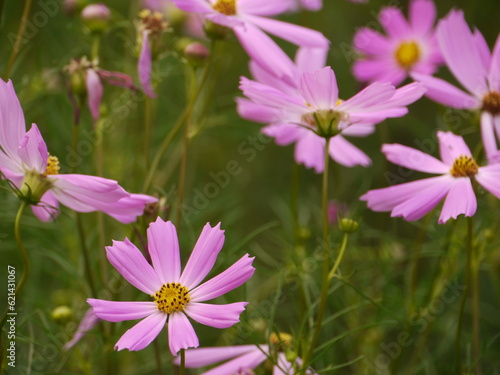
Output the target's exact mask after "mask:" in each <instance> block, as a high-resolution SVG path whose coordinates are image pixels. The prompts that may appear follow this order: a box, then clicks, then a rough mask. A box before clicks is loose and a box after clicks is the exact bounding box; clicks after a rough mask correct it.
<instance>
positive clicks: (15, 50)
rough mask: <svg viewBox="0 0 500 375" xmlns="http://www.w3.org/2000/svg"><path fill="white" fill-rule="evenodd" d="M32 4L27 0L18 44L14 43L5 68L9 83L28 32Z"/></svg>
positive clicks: (30, 0) (5, 75) (20, 25)
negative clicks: (25, 33)
mask: <svg viewBox="0 0 500 375" xmlns="http://www.w3.org/2000/svg"><path fill="white" fill-rule="evenodd" d="M32 3H33V0H26V2H25V3H24V9H23V14H22V16H21V22H20V24H19V29H18V31H17V37H16V42H15V43H14V48H12V53H11V54H10V57H9V61H8V62H7V66H6V68H5V71H4V72H3V79H4V81H7V80H8V79H9V76H10V72H11V70H12V67H13V66H14V63H15V62H16V58H17V55H18V54H19V51H20V50H21V43H22V41H23V39H24V32H25V31H26V25H27V24H28V16H29V14H30V11H31V5H32ZM2 8H3V7H2Z"/></svg>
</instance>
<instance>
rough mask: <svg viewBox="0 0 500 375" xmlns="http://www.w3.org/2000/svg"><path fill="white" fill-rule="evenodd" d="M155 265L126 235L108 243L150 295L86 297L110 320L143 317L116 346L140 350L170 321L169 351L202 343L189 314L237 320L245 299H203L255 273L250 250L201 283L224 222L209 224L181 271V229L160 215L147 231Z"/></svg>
mask: <svg viewBox="0 0 500 375" xmlns="http://www.w3.org/2000/svg"><path fill="white" fill-rule="evenodd" d="M147 237H148V251H149V255H150V256H151V261H152V264H153V265H152V266H151V265H150V264H149V263H148V262H147V260H146V259H145V258H144V256H143V255H142V253H141V252H140V250H139V249H137V247H135V246H134V244H132V243H131V242H130V241H129V240H128V239H125V241H123V242H121V241H114V242H113V246H108V247H106V251H107V256H108V259H109V261H110V262H111V264H112V265H113V266H114V267H115V268H116V270H117V271H118V272H120V273H121V274H122V276H123V277H124V278H125V279H126V280H127V281H128V282H129V283H130V284H132V285H133V286H135V287H136V288H137V289H139V290H140V291H142V292H144V293H146V294H148V295H149V296H151V297H152V298H153V299H154V301H151V302H113V301H104V300H98V299H92V298H91V299H88V303H89V304H90V305H91V306H92V308H93V310H94V313H95V314H96V315H97V316H98V317H99V318H101V319H103V320H107V321H110V322H121V321H124V320H135V319H142V318H144V319H143V320H142V321H140V322H139V323H137V324H136V325H135V326H133V327H132V328H131V329H129V330H128V331H127V332H125V334H124V335H123V336H122V337H121V338H120V340H119V341H118V342H117V343H116V345H115V349H117V350H122V349H129V350H141V349H144V348H145V347H146V346H148V345H149V344H150V343H151V342H152V341H153V340H154V339H155V338H156V336H158V334H159V333H160V331H161V330H162V328H163V327H164V326H165V324H166V323H167V326H168V341H169V346H170V351H171V352H172V354H173V355H176V354H177V352H178V351H179V350H180V349H187V348H193V347H194V348H196V347H198V337H197V336H196V333H195V331H194V329H193V326H192V325H191V323H190V322H189V319H188V318H187V317H188V316H189V317H190V318H192V319H193V320H195V321H197V322H198V323H201V324H204V325H208V326H211V327H215V328H228V327H231V326H232V325H234V324H236V323H238V322H239V317H240V314H241V313H242V312H243V310H244V309H245V306H246V305H247V302H236V303H230V304H227V305H213V304H208V303H202V302H204V301H207V300H211V299H213V298H217V297H219V296H221V295H223V294H225V293H227V292H229V291H231V290H233V289H235V288H237V287H239V286H240V285H242V284H243V283H244V282H246V281H247V280H248V279H249V278H250V277H251V276H252V275H253V273H254V271H255V268H254V267H252V262H253V259H254V258H250V257H249V256H248V254H246V255H244V256H243V257H242V258H241V259H240V260H238V261H237V262H236V263H234V264H233V265H232V266H231V267H229V268H228V269H227V270H225V271H224V272H222V273H221V274H219V275H218V276H215V277H213V278H212V279H210V280H208V281H206V282H205V283H203V284H201V285H199V284H200V282H201V281H202V280H203V279H204V278H205V277H206V276H207V274H208V273H209V272H210V270H211V269H212V267H213V266H214V264H215V261H216V259H217V255H218V254H219V252H220V250H221V249H222V245H223V244H224V231H223V230H220V224H218V225H217V226H215V227H213V228H212V227H210V224H207V225H205V227H204V228H203V231H202V232H201V235H200V237H199V239H198V242H197V243H196V245H195V247H194V250H193V252H192V254H191V256H190V257H189V260H188V262H187V264H186V267H185V268H184V271H183V272H182V273H181V261H180V253H179V242H178V239H177V232H176V229H175V227H174V225H173V224H172V223H171V222H164V221H163V220H161V218H158V219H157V220H156V222H155V223H151V224H150V226H149V229H148V231H147Z"/></svg>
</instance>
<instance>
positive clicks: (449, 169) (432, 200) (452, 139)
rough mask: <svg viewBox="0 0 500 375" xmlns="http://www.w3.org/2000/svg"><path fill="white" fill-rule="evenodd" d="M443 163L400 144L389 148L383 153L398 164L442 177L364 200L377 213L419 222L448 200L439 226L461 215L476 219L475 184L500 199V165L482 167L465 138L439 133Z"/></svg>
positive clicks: (376, 192) (377, 191)
mask: <svg viewBox="0 0 500 375" xmlns="http://www.w3.org/2000/svg"><path fill="white" fill-rule="evenodd" d="M437 135H438V139H439V149H440V154H441V160H438V159H436V158H434V157H433V156H430V155H428V154H425V153H423V152H421V151H419V150H415V149H413V148H410V147H406V146H403V145H399V144H386V145H383V147H382V152H383V153H384V154H385V156H386V157H387V159H388V160H389V161H390V162H391V163H394V164H397V165H401V166H403V167H405V168H409V169H413V170H416V171H420V172H425V173H434V174H440V176H437V177H431V178H427V179H423V180H419V181H413V182H407V183H403V184H400V185H395V186H390V187H387V188H382V189H375V190H370V191H369V192H367V193H366V194H365V195H363V196H362V197H361V198H360V199H361V200H362V201H366V202H367V204H368V207H369V208H370V209H372V210H374V211H379V212H381V211H382V212H383V211H391V216H392V217H398V216H402V217H403V218H404V219H406V220H408V221H413V220H418V219H420V218H422V217H423V216H424V215H425V214H427V213H428V212H430V211H432V210H433V209H434V208H435V207H436V206H437V205H438V203H439V202H440V201H441V200H443V199H445V201H444V205H443V208H442V210H441V215H440V216H439V223H440V224H443V223H445V222H446V221H448V220H449V219H450V218H453V219H456V218H457V216H458V215H462V214H464V215H465V216H469V217H470V216H473V215H474V213H475V212H476V208H477V202H476V196H475V194H474V189H473V185H472V183H473V180H475V181H477V182H478V183H479V185H481V186H482V187H483V188H485V189H486V190H488V191H489V192H490V193H491V194H493V195H494V196H496V197H497V198H500V183H499V181H500V164H491V165H487V166H484V167H480V166H479V165H478V164H477V163H476V161H475V160H474V159H473V157H472V155H471V152H470V150H469V148H468V147H467V145H466V144H465V142H464V140H463V138H462V137H460V136H457V135H454V134H453V133H451V132H438V134H437Z"/></svg>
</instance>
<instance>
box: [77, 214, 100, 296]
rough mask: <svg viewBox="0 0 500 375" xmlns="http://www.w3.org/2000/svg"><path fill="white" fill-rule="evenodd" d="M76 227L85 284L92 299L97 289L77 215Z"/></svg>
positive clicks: (83, 233) (81, 225) (78, 215)
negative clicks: (87, 284) (88, 287)
mask: <svg viewBox="0 0 500 375" xmlns="http://www.w3.org/2000/svg"><path fill="white" fill-rule="evenodd" d="M76 226H77V228H78V236H79V237H80V245H81V247H82V255H83V263H84V267H85V276H86V278H87V282H88V283H89V286H90V290H91V292H92V297H97V289H96V287H95V284H94V278H93V276H92V267H91V265H90V256H89V250H88V248H87V243H86V241H85V238H86V236H85V230H84V228H83V222H82V218H81V215H80V214H79V213H77V214H76Z"/></svg>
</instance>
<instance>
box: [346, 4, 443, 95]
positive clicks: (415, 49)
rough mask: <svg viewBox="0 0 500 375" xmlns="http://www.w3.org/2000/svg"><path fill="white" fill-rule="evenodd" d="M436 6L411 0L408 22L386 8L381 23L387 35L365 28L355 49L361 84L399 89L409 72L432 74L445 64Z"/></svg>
mask: <svg viewBox="0 0 500 375" xmlns="http://www.w3.org/2000/svg"><path fill="white" fill-rule="evenodd" d="M435 20H436V6H435V5H434V2H433V1H432V0H412V1H410V9H409V22H408V21H406V20H405V18H404V16H403V14H402V12H401V10H400V9H398V8H396V7H385V8H383V9H382V11H381V12H380V14H379V22H380V23H381V25H382V26H383V27H384V29H385V31H386V32H387V36H385V35H382V34H380V33H379V32H378V31H375V30H373V29H371V28H368V27H362V28H360V30H359V31H358V32H357V33H356V35H355V36H354V47H355V48H356V49H357V50H358V51H359V52H361V54H362V56H361V58H360V59H359V60H358V61H356V62H355V63H354V65H353V73H354V75H355V77H356V78H357V79H358V80H360V81H362V82H375V81H380V82H390V83H392V84H393V85H395V86H397V85H399V84H400V83H401V82H403V81H404V79H405V78H406V77H407V76H408V74H409V73H412V72H418V73H425V74H433V73H434V72H435V71H436V69H437V67H438V65H440V64H442V56H441V54H440V52H439V48H438V44H437V40H436V36H435V31H434V22H435Z"/></svg>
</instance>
